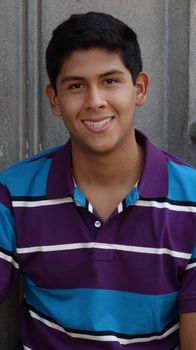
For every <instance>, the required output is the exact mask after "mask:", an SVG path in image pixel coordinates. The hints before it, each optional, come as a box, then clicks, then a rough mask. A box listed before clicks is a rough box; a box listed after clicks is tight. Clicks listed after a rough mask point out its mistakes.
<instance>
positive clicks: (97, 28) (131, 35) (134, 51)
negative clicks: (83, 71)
mask: <svg viewBox="0 0 196 350" xmlns="http://www.w3.org/2000/svg"><path fill="white" fill-rule="evenodd" d="M91 47H101V48H105V49H107V50H109V51H115V52H117V53H119V54H120V56H121V58H122V61H123V63H124V65H125V67H126V68H127V69H128V70H129V71H130V73H131V76H132V80H133V84H134V85H135V83H136V80H137V77H138V75H139V73H140V72H141V71H142V59H141V52H140V47H139V44H138V41H137V35H136V33H135V32H134V31H133V30H132V29H131V28H130V27H128V26H127V25H126V24H125V23H123V22H122V21H120V20H119V19H117V18H114V17H113V16H111V15H109V14H105V13H100V12H88V13H85V14H73V15H71V17H70V18H69V19H68V20H66V21H64V22H63V23H61V24H60V25H59V26H58V27H57V28H56V29H55V30H54V31H53V36H52V38H51V40H50V42H49V44H48V47H47V49H46V68H47V73H48V77H49V80H50V83H51V85H52V87H53V89H54V90H55V92H56V79H57V76H58V74H59V73H60V70H61V68H62V65H63V63H64V61H65V60H66V59H67V58H68V57H69V56H70V55H71V54H72V53H73V52H74V51H75V50H78V49H88V48H91Z"/></svg>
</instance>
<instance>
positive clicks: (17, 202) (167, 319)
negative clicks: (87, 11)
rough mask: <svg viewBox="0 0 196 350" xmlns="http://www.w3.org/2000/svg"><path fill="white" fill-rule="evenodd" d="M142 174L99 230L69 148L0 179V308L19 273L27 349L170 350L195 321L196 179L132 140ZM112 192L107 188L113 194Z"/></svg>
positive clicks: (22, 332)
mask: <svg viewBox="0 0 196 350" xmlns="http://www.w3.org/2000/svg"><path fill="white" fill-rule="evenodd" d="M136 135H137V141H138V142H139V143H140V144H141V145H142V147H143V148H144V152H145V162H144V169H143V173H142V176H141V178H140V180H139V181H138V183H137V186H135V187H134V188H132V189H130V192H129V193H128V194H127V196H126V198H124V200H123V201H122V203H119V205H118V207H117V208H116V209H115V210H114V211H113V213H112V214H111V216H110V217H109V218H108V220H107V221H106V222H102V221H101V219H100V217H99V215H98V214H97V212H96V210H95V209H94V208H93V206H92V204H91V203H89V202H88V200H87V199H86V198H85V196H84V195H83V194H82V193H81V192H80V190H79V189H78V188H77V187H76V186H75V184H74V181H73V178H72V171H71V167H72V162H71V141H68V143H67V144H66V145H64V146H60V147H57V148H55V149H52V150H49V151H47V152H43V153H40V154H38V155H36V156H33V157H31V158H29V159H27V160H24V161H23V162H20V163H18V164H16V165H14V166H12V167H11V168H9V169H7V170H5V171H4V172H3V173H1V175H0V300H3V299H4V298H5V297H6V296H7V295H8V292H9V290H10V288H11V286H12V284H13V282H14V281H15V279H16V277H17V276H18V274H19V273H20V272H21V273H22V275H23V280H24V300H23V303H22V306H21V309H22V310H21V325H20V336H21V341H22V344H23V345H22V348H23V349H26V350H100V349H103V350H121V349H124V348H126V349H127V350H143V349H148V350H157V349H159V350H163V349H164V350H174V349H178V347H179V314H180V313H181V312H182V313H183V312H194V311H195V312H196V244H195V242H196V229H195V228H196V170H195V169H193V168H192V167H191V166H189V165H187V164H186V163H183V162H181V161H179V160H177V159H175V158H174V157H172V156H170V155H168V154H167V153H165V152H162V151H160V150H158V149H157V148H156V147H155V146H154V145H153V144H151V143H150V142H149V141H148V139H147V138H146V137H145V136H144V135H142V134H141V133H139V132H136ZM114 191H115V188H114Z"/></svg>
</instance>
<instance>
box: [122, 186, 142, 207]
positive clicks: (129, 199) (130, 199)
mask: <svg viewBox="0 0 196 350" xmlns="http://www.w3.org/2000/svg"><path fill="white" fill-rule="evenodd" d="M138 199H139V193H138V190H137V187H134V188H133V189H132V190H131V191H130V192H129V193H128V195H127V196H126V198H125V201H126V206H127V207H128V206H130V205H133V203H135V202H136V201H137V200H138Z"/></svg>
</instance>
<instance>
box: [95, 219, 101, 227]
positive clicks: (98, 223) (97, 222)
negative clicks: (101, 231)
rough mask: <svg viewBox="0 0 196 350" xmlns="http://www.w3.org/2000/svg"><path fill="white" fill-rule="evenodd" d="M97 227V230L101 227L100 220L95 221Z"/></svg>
mask: <svg viewBox="0 0 196 350" xmlns="http://www.w3.org/2000/svg"><path fill="white" fill-rule="evenodd" d="M95 227H97V228H99V227H101V222H100V221H99V220H97V221H95Z"/></svg>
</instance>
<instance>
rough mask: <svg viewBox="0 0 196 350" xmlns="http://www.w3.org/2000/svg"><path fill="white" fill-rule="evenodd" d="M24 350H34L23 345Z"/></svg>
mask: <svg viewBox="0 0 196 350" xmlns="http://www.w3.org/2000/svg"><path fill="white" fill-rule="evenodd" d="M23 348H24V350H32V349H31V348H28V347H27V346H24V345H23Z"/></svg>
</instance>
